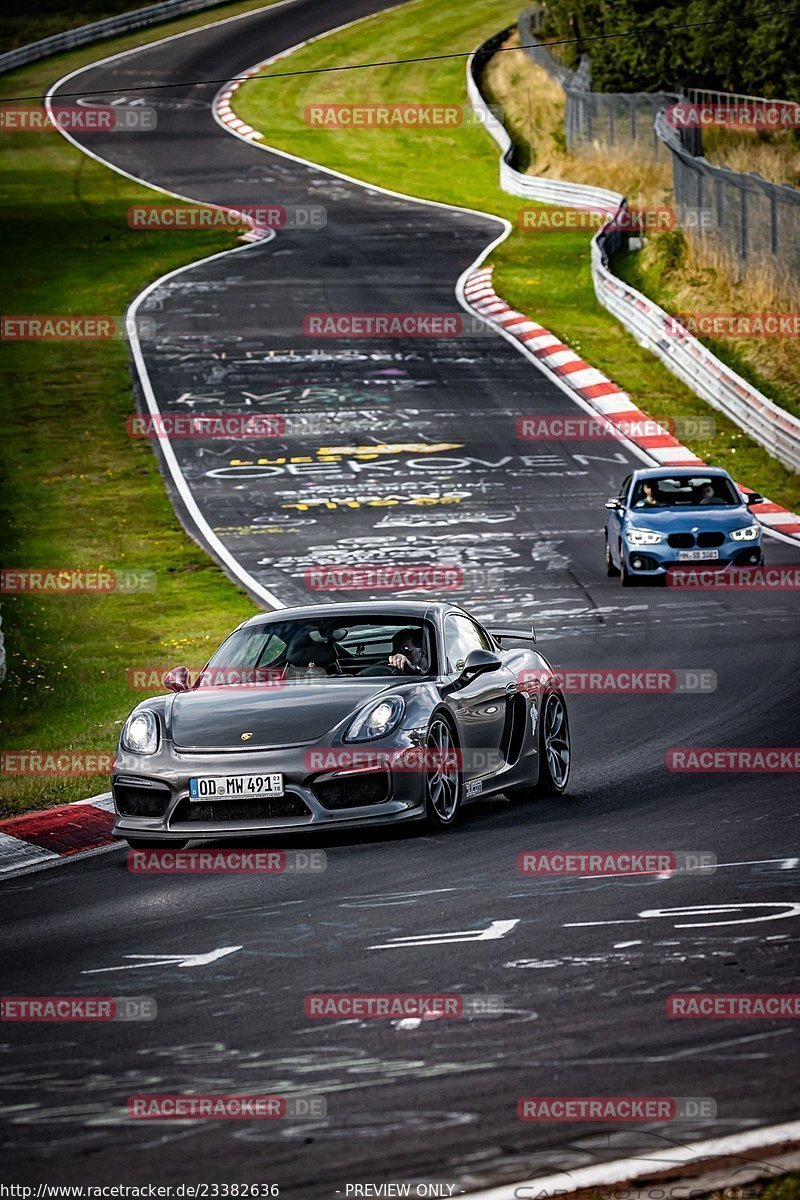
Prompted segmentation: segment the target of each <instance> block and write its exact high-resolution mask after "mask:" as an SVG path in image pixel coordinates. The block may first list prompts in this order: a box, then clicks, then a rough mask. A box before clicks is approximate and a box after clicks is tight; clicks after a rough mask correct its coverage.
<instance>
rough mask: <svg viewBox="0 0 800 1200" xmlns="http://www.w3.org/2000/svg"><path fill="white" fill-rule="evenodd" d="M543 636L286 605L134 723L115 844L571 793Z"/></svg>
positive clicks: (403, 817)
mask: <svg viewBox="0 0 800 1200" xmlns="http://www.w3.org/2000/svg"><path fill="white" fill-rule="evenodd" d="M535 641H536V639H535V634H534V632H533V630H532V629H528V630H519V629H492V630H487V629H485V628H484V627H483V626H482V625H481V624H480V622H478V621H476V620H475V619H474V618H473V617H471V616H470V615H469V614H468V613H466V612H465V611H464V610H463V609H461V608H459V607H458V606H457V605H455V604H449V603H426V602H424V601H418V602H416V601H401V602H395V601H378V602H372V603H361V604H327V605H320V606H314V607H304V608H294V609H283V610H282V611H279V612H275V613H271V614H268V615H258V616H255V617H252V618H251V619H250V620H248V621H245V622H244V624H243V625H240V626H239V627H238V629H236V630H234V632H233V633H232V634H231V635H230V636H229V637H228V638H227V639H226V640H225V641H224V642H223V643H222V645H221V646H220V648H219V650H217V652H216V654H214V656H213V657H212V658H211V660H210V661H209V663H208V664H207V665H206V667H205V668H204V669H203V671H202V672H200V674H199V675H198V677H197V678H196V679H195V680H192V679H191V677H190V674H189V671H188V669H187V668H185V667H178V668H176V669H175V670H173V671H171V672H170V673H169V674H168V675H167V676H166V677H165V684H166V686H167V687H168V688H170V691H171V693H172V694H168V695H164V696H157V697H151V698H150V699H147V700H144V701H142V703H141V704H139V705H138V706H137V707H136V708H135V709H134V710H133V712H132V713H131V714H130V716H129V717H128V719H127V720H126V721H125V723H124V725H123V728H122V732H121V735H120V741H119V747H118V749H117V754H116V760H115V764H114V770H113V774H112V778H111V783H112V789H113V794H114V803H115V806H116V812H117V817H116V822H115V825H114V834H115V836H116V837H119V838H125V839H126V840H127V841H128V842H129V843H130V844H131V845H132V846H135V847H149V846H162V845H169V846H172V847H177V846H178V845H185V844H186V842H187V841H189V840H190V839H193V838H214V839H218V838H231V837H236V838H241V837H243V836H246V835H252V834H263V833H266V832H273V831H276V830H297V829H305V828H308V827H314V826H316V827H318V828H321V827H323V826H325V827H327V828H341V827H345V826H346V827H351V826H355V825H359V826H362V825H379V824H384V823H391V822H395V821H413V820H417V819H420V820H424V819H427V821H428V822H429V823H430V824H431V825H433V826H437V827H447V826H449V825H452V824H453V822H454V821H455V819H456V817H457V815H458V812H459V809H460V807H461V805H462V803H463V802H464V801H466V800H469V799H472V798H474V797H477V796H486V795H490V794H492V793H499V792H504V793H506V794H510V793H512V792H513V793H517V794H521V795H522V796H533V795H535V794H537V793H542V794H560V793H562V792H563V791H564V790H565V789H566V786H567V780H568V778H569V769H570V735H569V721H568V718H567V707H566V703H565V701H564V697H563V695H562V693H561V691H560V690H559V688H558V685H557V680H556V676H555V674H554V672H553V669H552V667H551V666H550V664H549V663H548V662H547V660H546V659H545V658H544V657H543V656H542V655H541V654H540V653H539V652H538V651H537V650H536V649H535Z"/></svg>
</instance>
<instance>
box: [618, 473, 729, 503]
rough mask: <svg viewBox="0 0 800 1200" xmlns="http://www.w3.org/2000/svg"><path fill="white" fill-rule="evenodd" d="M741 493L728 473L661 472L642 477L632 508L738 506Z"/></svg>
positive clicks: (635, 491) (634, 493) (635, 490)
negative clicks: (678, 473) (683, 473)
mask: <svg viewBox="0 0 800 1200" xmlns="http://www.w3.org/2000/svg"><path fill="white" fill-rule="evenodd" d="M742 503H743V501H742V498H741V496H740V495H739V493H738V492H737V491H736V489H735V488H734V486H733V484H732V483H731V481H730V480H729V479H726V478H725V476H724V475H658V476H651V477H650V478H648V479H640V480H639V482H638V483H637V484H636V487H635V488H634V491H633V496H632V497H631V508H634V509H648V508H707V507H714V508H734V507H739V506H740V505H741V504H742Z"/></svg>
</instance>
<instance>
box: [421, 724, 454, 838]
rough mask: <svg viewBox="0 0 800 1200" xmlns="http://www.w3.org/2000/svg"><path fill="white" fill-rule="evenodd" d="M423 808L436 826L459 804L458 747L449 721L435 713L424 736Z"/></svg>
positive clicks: (450, 818)
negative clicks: (435, 715)
mask: <svg viewBox="0 0 800 1200" xmlns="http://www.w3.org/2000/svg"><path fill="white" fill-rule="evenodd" d="M425 749H426V759H427V760H428V761H427V762H426V763H425V808H426V811H427V816H428V820H429V821H430V823H431V824H432V825H434V826H436V827H437V828H439V829H447V828H448V826H450V825H452V824H453V822H454V821H455V819H456V817H457V815H458V810H459V807H460V805H461V771H460V770H459V765H458V757H457V756H458V749H457V747H456V743H455V739H454V738H453V734H452V731H451V729H450V726H449V725H448V723H447V722H446V721H445V720H444V718H442V717H434V719H433V720H432V721H431V723H430V726H429V728H428V735H427V737H426V739H425Z"/></svg>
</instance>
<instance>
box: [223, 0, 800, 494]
mask: <svg viewBox="0 0 800 1200" xmlns="http://www.w3.org/2000/svg"><path fill="white" fill-rule="evenodd" d="M517 11H518V6H516V5H513V4H512V5H509V4H508V3H506V2H505V0H462V2H461V3H460V4H459V5H458V6H452V7H447V8H446V9H445V8H443V7H442V6H441V5H440V4H438V3H437V2H436V0H415V2H414V3H411V4H408V5H405V6H404V7H403V8H400V9H398V10H396V11H393V12H387V13H384V14H381V15H380V16H376V17H373V18H371V19H370V20H368V21H364V22H361V23H360V24H358V25H354V26H352V27H351V28H350V29H345V30H342V31H341V32H339V33H335V34H332V35H331V36H329V37H326V38H322V39H320V40H319V41H317V42H314V43H312V44H310V45H308V46H306V47H304V48H302V49H300V50H298V51H297V52H296V53H295V54H293V55H292V59H291V67H290V68H289V67H288V66H287V63H286V60H281V61H280V62H279V63H277V64H276V65H275V67H274V68H268V69H267V73H270V72H271V71H274V72H279V71H281V70H284V71H285V70H288V69H291V70H292V71H319V70H321V69H324V68H331V67H340V66H342V65H343V64H359V63H367V62H370V61H373V60H374V59H375V57H376V47H377V48H381V47H384V48H385V47H391V55H390V57H391V58H396V59H399V58H414V57H419V56H422V55H426V54H430V53H432V52H435V53H437V54H447V53H458V52H459V51H464V50H467V49H470V48H474V47H476V46H478V45H479V44H480V43H481V42H482V41H484V40H485V39H486V38H488V37H489V36H490V35H492V34H494V33H496V32H497V31H498V30H499V29H503V28H508V27H509V26H510V25H511V24H512V23H513V22H514V21H515V20H516V16H517ZM379 57H385V55H382V54H381V55H379ZM511 57H512V55H510V54H505V53H504V54H501V55H500V56H499V58H500V59H505V58H511ZM526 61H527V59H526ZM512 70H513V68H512ZM489 98H490V99H491V100H495V101H498V102H501V101H500V98H499V97H498V96H497V95H496V94H494V93H493V94H492V95H490V97H489ZM412 99H424V101H425V102H428V103H437V102H439V103H448V104H453V103H461V104H463V105H464V111H465V113H469V111H470V107H469V100H468V97H467V92H466V85H465V61H464V59H463V58H453V59H440V60H439V61H435V62H414V63H410V64H398V65H396V66H386V67H380V68H368V67H365V68H363V69H359V70H357V71H333V72H331V73H320V74H307V75H298V76H294V77H286V78H271V79H259V78H258V77H255V78H254V79H252V80H250V81H248V82H247V83H246V84H244V85H243V86H242V87H241V88H240V89H239V90H238V91H237V92H236V97H235V108H236V110H237V112H238V114H239V115H240V116H242V117H243V118H244V119H245V120H246V121H248V122H249V123H250V124H252V125H253V126H255V127H256V128H259V129H261V130H264V131H265V140H266V141H267V142H269V143H270V144H272V145H275V146H277V147H279V148H280V149H284V150H288V151H291V152H294V153H296V154H299V155H301V156H303V157H304V158H307V159H310V160H311V161H313V162H319V163H322V164H324V165H325V166H328V167H332V168H334V169H337V170H340V171H343V172H346V173H348V174H350V175H353V176H355V177H356V178H358V179H363V180H367V181H369V182H372V183H376V184H380V185H383V186H385V187H390V188H395V189H397V190H399V191H402V192H406V193H408V194H409V195H412V196H421V197H426V198H428V199H432V200H440V201H444V202H446V203H450V204H457V205H464V206H467V207H470V208H476V209H482V210H484V211H488V212H492V213H496V214H498V215H501V216H504V217H506V218H507V219H508V220H509V221H510V222H511V224H512V226H513V227H514V228H513V232H512V234H511V235H510V237H509V238H508V239H507V240H506V241H505V242H503V243H502V244H501V245H500V246H498V248H497V249H496V250H495V251H494V252H493V254H492V256H491V258H490V259H489V260H488V261H489V262H490V263H492V264H494V267H495V275H494V283H495V287H496V289H497V291H498V293H499V294H500V295H502V296H503V297H504V298H505V299H506V300H507V301H508V302H509V304H512V305H513V306H514V307H515V308H518V309H520V310H521V311H523V312H526V313H528V314H530V315H531V316H533V317H535V318H536V319H537V320H539V321H541V322H542V323H543V324H544V325H545V326H547V328H548V329H551V330H552V331H553V332H554V333H556V334H557V335H558V336H559V337H560V338H562V339H563V340H564V341H565V342H566V343H567V344H568V345H570V346H572V347H573V348H574V349H575V350H576V351H577V352H578V353H580V354H581V355H582V356H583V357H584V358H585V359H586V360H587V362H590V363H591V364H592V365H593V366H596V367H598V368H599V369H600V370H602V371H604V372H605V373H606V374H607V375H608V376H609V377H610V378H611V379H613V380H614V381H615V382H616V383H618V384H619V385H620V386H621V387H622V388H624V389H625V391H626V392H628V393H629V394H630V396H631V397H632V399H633V400H634V401H635V402H636V403H637V404H638V405H639V406H640V407H641V409H642V410H643V411H645V412H647V413H648V414H650V415H652V416H654V417H657V418H665V417H670V418H673V419H677V418H680V417H689V416H697V415H698V414H701V413H702V414H705V415H708V414H711V415H713V417H714V420H715V422H716V436H715V437H714V438H712V439H709V440H707V441H700V440H693V441H690V445H691V447H692V449H694V450H695V451H696V452H697V453H698V454H700V455H701V457H703V458H704V459H706V460H707V461H709V462H713V463H716V464H718V465H720V466H724V467H726V468H728V469H729V470H730V471H731V472H732V473H733V475H734V477H735V478H738V479H740V480H742V481H745V482H747V483H748V484H749V485H750V486H751V487H753V488H758V489H759V490H760V491H762V492H763V493H765V494H766V495H769V496H770V497H771V498H772V499H774V500H776V501H779V502H780V503H782V504H786V505H787V506H788V507H790V508H791V507H795V506H796V505H797V504H798V502H800V485H799V483H798V479H797V476H796V475H795V474H794V473H793V472H791V471H787V470H785V469H784V468H783V467H781V466H780V464H779V463H777V462H776V461H775V460H774V459H773V458H771V457H770V456H769V455H768V454H767V452H766V451H765V450H763V449H761V447H760V446H758V445H757V444H756V443H754V442H753V441H752V440H751V439H750V438H748V437H746V436H745V435H744V434H743V433H742V432H741V430H739V429H738V427H736V426H735V425H733V424H732V423H731V422H730V421H727V420H726V419H725V418H724V417H723V416H722V415H721V414H719V413H717V412H715V411H714V410H711V409H709V408H708V406H706V405H705V404H704V403H703V402H702V401H700V400H699V399H698V398H697V397H696V396H695V395H694V393H693V392H691V391H690V390H689V389H688V388H687V387H685V386H684V385H683V384H682V383H681V382H680V381H679V380H678V379H676V378H675V377H674V376H673V375H672V374H671V373H670V372H669V371H667V369H666V367H664V366H662V364H661V363H660V362H659V361H658V360H657V359H656V358H655V357H654V356H653V355H651V354H649V353H648V352H646V351H645V350H643V349H642V348H641V347H639V346H638V345H637V344H636V342H635V341H634V339H633V338H632V337H630V336H629V335H628V334H627V333H626V332H625V331H624V330H623V329H622V327H621V326H620V325H619V324H618V322H616V321H615V320H614V319H613V317H611V316H610V314H608V313H606V312H605V310H604V309H602V308H600V306H599V305H598V304H597V301H596V299H595V295H594V289H593V287H592V281H591V274H590V270H589V241H590V236H591V235H590V233H589V231H587V230H563V229H559V230H558V231H555V230H551V231H547V230H541V229H537V230H531V229H527V230H523V229H522V228H521V227H520V224H519V217H520V211H521V210H522V209H523V208H524V207H526V205H525V204H524V203H523V202H522V201H520V200H518V199H517V198H515V197H513V196H508V195H506V194H504V193H503V192H501V191H500V188H499V183H498V152H497V147H496V145H495V143H494V142H493V141H492V140H491V139H490V138H489V137H488V136H487V134H486V133H485V132H484V130H483V129H482V128H481V127H480V126H477V125H475V124H473V123H472V122H471V120H469V119H467V120H465V123H464V124H463V125H461V126H458V127H452V126H451V127H444V126H443V127H438V128H435V127H427V128H424V129H423V128H415V127H409V126H406V127H401V126H396V125H395V126H391V127H387V126H381V127H371V128H370V127H362V128H359V129H346V128H340V129H336V128H325V127H322V126H319V125H309V124H308V123H307V122H306V120H305V110H306V107H307V106H308V105H312V104H325V103H328V104H345V105H346V104H356V105H357V104H370V103H378V102H382V103H387V102H389V103H399V102H406V101H409V100H412ZM554 131H555V126H554V123H553V122H552V121H550V123H549V124H548V123H547V121H544V119H542V124H541V127H540V130H539V134H538V138H539V143H541V145H542V147H543V152H544V153H546V154H548V155H550V156H551V158H552V160H553V161H554V160H555V158H556V156H557V155H558V154H560V153H562V152H563V147H562V146H559V144H558V139H557V138H553V136H551V135H552V134H553V133H554ZM537 152H538V151H537ZM616 170H617V168H616V167H614V168H613V169H612V168H611V167H610V166H609V165H608V163H607V161H605V156H604V164H601V163H598V164H597V165H596V169H595V167H594V166H592V167H591V168H590V169H587V174H586V177H585V178H586V182H594V183H598V184H602V185H604V186H610V187H616V186H617V184H618V183H620V184H622V183H623V182H624V181H625V179H626V178H629V177H628V176H626V175H625V174H624V173H623V171H622V168H621V167H620V169H619V174H617V173H616ZM648 170H649V168H646V167H644V166H642V167H641V168H640V173H639V175H638V176H636V177H635V178H634V186H636V188H637V190H638V191H640V192H641V194H642V196H648V195H651V194H654V192H653V191H651V190H649V189H655V188H657V187H658V186H660V185H659V180H658V178H650V176H649V174H648ZM570 177H573V176H570ZM619 190H623V188H621V187H620V189H619ZM624 190H627V191H629V192H630V190H631V186H629V187H628V188H626V189H624ZM529 207H533V208H537V209H541V208H543V206H541V205H529ZM461 265H466V264H454V268H455V267H456V266H459V267H460V266H461Z"/></svg>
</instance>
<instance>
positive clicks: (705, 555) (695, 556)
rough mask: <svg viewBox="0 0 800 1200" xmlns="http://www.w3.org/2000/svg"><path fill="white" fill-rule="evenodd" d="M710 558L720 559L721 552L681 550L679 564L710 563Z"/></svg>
mask: <svg viewBox="0 0 800 1200" xmlns="http://www.w3.org/2000/svg"><path fill="white" fill-rule="evenodd" d="M710 558H719V550H681V551H680V553H679V554H678V562H697V561H698V560H700V559H702V560H704V561H708V559H710Z"/></svg>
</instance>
